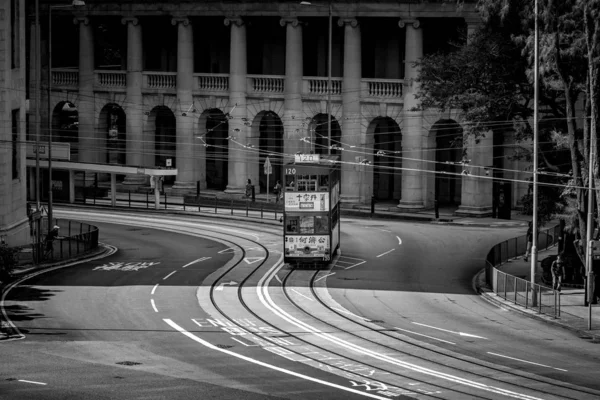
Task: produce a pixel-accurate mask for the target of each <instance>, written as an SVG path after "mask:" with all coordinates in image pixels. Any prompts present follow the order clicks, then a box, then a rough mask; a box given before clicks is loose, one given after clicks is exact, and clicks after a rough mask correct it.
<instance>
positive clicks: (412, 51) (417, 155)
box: [398, 20, 424, 210]
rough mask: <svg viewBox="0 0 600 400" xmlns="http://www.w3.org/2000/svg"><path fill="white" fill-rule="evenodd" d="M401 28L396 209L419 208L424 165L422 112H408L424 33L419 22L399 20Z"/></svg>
mask: <svg viewBox="0 0 600 400" xmlns="http://www.w3.org/2000/svg"><path fill="white" fill-rule="evenodd" d="M398 26H400V28H404V27H406V44H405V50H404V112H403V117H404V121H403V123H402V154H403V156H404V157H405V158H404V159H403V162H402V165H403V168H406V169H405V170H403V171H402V198H401V199H400V204H399V205H398V208H403V209H413V210H414V209H420V208H423V207H424V203H423V184H422V179H421V177H422V172H420V171H421V170H423V163H422V162H421V161H420V160H422V159H423V145H422V136H423V132H422V130H423V113H422V112H421V111H410V110H411V109H412V108H413V107H416V106H417V105H418V102H417V100H416V99H415V93H416V92H417V91H418V87H417V85H416V83H415V82H414V80H415V78H416V77H417V75H418V70H417V68H415V67H414V66H413V63H414V62H415V61H417V60H418V59H419V58H421V57H422V56H423V31H422V30H421V29H419V27H420V23H419V20H401V21H400V22H399V23H398Z"/></svg>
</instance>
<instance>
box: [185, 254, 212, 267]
mask: <svg viewBox="0 0 600 400" xmlns="http://www.w3.org/2000/svg"><path fill="white" fill-rule="evenodd" d="M209 258H212V257H202V258H199V259H197V260H194V261H192V262H191V263H187V264H185V265H184V266H183V267H181V268H185V267H189V266H190V265H192V264H196V263H197V262H200V261H206V260H208V259H209Z"/></svg>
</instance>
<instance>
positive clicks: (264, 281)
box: [256, 258, 541, 400]
mask: <svg viewBox="0 0 600 400" xmlns="http://www.w3.org/2000/svg"><path fill="white" fill-rule="evenodd" d="M282 266H283V263H282V260H281V258H280V259H279V261H278V262H277V263H276V264H275V265H273V266H272V267H271V269H270V270H269V271H267V273H266V274H265V275H263V276H262V277H261V278H260V280H259V282H258V284H257V285H256V294H257V295H258V298H259V300H260V302H261V303H263V305H264V306H265V307H266V308H267V309H269V310H270V311H271V312H273V313H274V314H276V315H278V316H279V317H281V318H282V319H284V320H285V321H287V322H289V323H291V324H293V325H295V326H296V327H298V328H300V329H303V330H305V331H306V332H308V333H312V334H314V335H315V336H318V337H319V338H322V339H325V340H327V341H329V342H331V343H334V344H336V345H339V346H342V347H345V348H347V349H348V350H351V351H354V352H357V353H361V354H365V355H367V356H370V357H372V358H375V359H377V360H380V361H384V362H387V363H390V364H393V365H396V366H399V367H402V368H406V369H409V370H411V371H414V372H418V373H422V374H425V375H429V376H433V377H435V378H438V379H443V380H446V381H449V382H453V383H457V384H461V385H465V386H468V387H472V388H475V389H480V390H483V391H487V392H490V393H495V394H501V395H504V396H508V397H513V398H518V399H523V400H532V399H536V400H541V399H540V398H539V397H534V396H530V395H528V394H525V393H518V392H514V391H511V390H507V389H503V388H501V387H497V386H491V385H487V384H485V383H481V382H478V381H475V380H470V379H466V378H462V377H460V376H456V375H452V374H449V373H445V372H441V371H437V370H434V369H431V368H427V367H423V366H420V365H417V364H413V363H409V362H406V361H402V360H399V359H396V358H393V357H389V356H386V355H385V354H382V353H378V352H376V351H373V350H370V349H367V348H365V347H362V346H360V345H357V344H354V343H352V342H349V341H346V340H344V339H342V338H340V337H338V336H335V335H332V334H329V333H325V332H323V331H320V330H319V329H317V328H315V327H313V326H311V325H309V324H308V323H306V322H304V321H301V320H299V319H298V318H296V317H294V316H292V315H290V314H289V313H287V312H285V311H284V310H283V309H281V307H279V306H278V305H277V304H276V303H275V302H274V301H273V299H272V298H271V295H270V293H269V290H268V288H269V286H268V282H269V281H270V280H271V279H273V274H275V273H277V272H278V271H279V270H280V269H281V268H282Z"/></svg>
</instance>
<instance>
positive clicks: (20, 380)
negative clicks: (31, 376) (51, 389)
mask: <svg viewBox="0 0 600 400" xmlns="http://www.w3.org/2000/svg"><path fill="white" fill-rule="evenodd" d="M18 381H19V382H25V383H33V384H34V385H47V383H44V382H36V381H27V380H25V379H18Z"/></svg>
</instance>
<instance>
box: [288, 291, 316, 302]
mask: <svg viewBox="0 0 600 400" xmlns="http://www.w3.org/2000/svg"><path fill="white" fill-rule="evenodd" d="M292 292H294V293H296V294H297V295H300V296H302V297H304V298H305V299H308V300H310V301H314V300H313V299H311V298H310V297H308V296H305V295H303V294H302V293H300V292H299V291H297V290H296V289H292Z"/></svg>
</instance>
